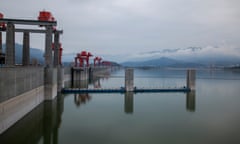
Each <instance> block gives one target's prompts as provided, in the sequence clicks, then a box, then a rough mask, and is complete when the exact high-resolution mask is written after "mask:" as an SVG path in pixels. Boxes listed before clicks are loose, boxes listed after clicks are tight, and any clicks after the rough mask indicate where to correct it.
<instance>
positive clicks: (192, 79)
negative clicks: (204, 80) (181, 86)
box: [187, 69, 196, 90]
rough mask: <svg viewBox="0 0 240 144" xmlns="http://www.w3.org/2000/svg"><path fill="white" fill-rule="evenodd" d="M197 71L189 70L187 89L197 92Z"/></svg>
mask: <svg viewBox="0 0 240 144" xmlns="http://www.w3.org/2000/svg"><path fill="white" fill-rule="evenodd" d="M195 81H196V70H194V69H191V70H187V88H190V90H195Z"/></svg>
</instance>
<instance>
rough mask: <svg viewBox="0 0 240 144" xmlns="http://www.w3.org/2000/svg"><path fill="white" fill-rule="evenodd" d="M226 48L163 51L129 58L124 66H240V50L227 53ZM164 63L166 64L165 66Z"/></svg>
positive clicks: (231, 50) (136, 54)
mask: <svg viewBox="0 0 240 144" xmlns="http://www.w3.org/2000/svg"><path fill="white" fill-rule="evenodd" d="M224 49H225V48H224V47H212V46H208V47H204V48H203V47H188V48H176V49H162V50H159V51H149V52H145V53H135V54H132V55H131V56H129V58H130V59H129V60H128V61H127V62H123V65H131V66H133V65H135V66H139V65H142V66H147V65H154V66H166V64H167V66H174V65H175V66H176V67H181V66H182V67H186V66H193V67H195V66H198V67H199V66H231V65H239V64H240V56H239V54H240V48H238V49H237V48H231V47H229V50H228V51H227V52H226V51H225V50H224ZM162 63H165V65H163V64H162Z"/></svg>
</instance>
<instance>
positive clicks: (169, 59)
mask: <svg viewBox="0 0 240 144" xmlns="http://www.w3.org/2000/svg"><path fill="white" fill-rule="evenodd" d="M5 47H6V45H5V44H3V50H4V51H5ZM15 49H16V52H15V53H16V63H21V60H22V45H21V44H18V43H16V44H15ZM30 53H31V54H30V59H33V58H35V59H37V60H38V61H39V62H40V63H43V61H44V57H43V55H44V52H43V51H42V50H40V49H37V48H30ZM76 53H77V52H76ZM76 53H69V54H65V53H64V51H63V57H62V61H63V63H64V62H68V63H69V62H73V61H74V57H75V56H76ZM239 54H240V48H231V47H230V48H229V50H228V52H226V51H225V50H224V47H212V46H208V47H188V48H176V49H161V50H159V51H148V52H144V53H137V52H136V53H133V54H128V55H120V54H116V55H97V54H95V53H93V55H94V56H100V57H102V58H103V60H108V61H115V62H118V63H121V64H123V65H124V66H160V67H205V66H207V67H209V66H232V65H239V64H240V56H239ZM92 59H93V57H91V61H92Z"/></svg>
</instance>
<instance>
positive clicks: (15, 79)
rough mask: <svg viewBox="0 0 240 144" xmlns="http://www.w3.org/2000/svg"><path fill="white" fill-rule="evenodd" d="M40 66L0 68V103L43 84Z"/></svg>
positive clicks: (42, 70)
mask: <svg viewBox="0 0 240 144" xmlns="http://www.w3.org/2000/svg"><path fill="white" fill-rule="evenodd" d="M43 72H44V69H43V68H41V67H28V68H25V67H14V68H0V103H1V102H3V101H6V100H8V99H11V98H13V97H15V96H18V95H20V94H23V93H25V92H28V91H30V90H32V89H34V88H38V87H40V86H43V84H44V79H43Z"/></svg>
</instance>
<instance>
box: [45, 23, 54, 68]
mask: <svg viewBox="0 0 240 144" xmlns="http://www.w3.org/2000/svg"><path fill="white" fill-rule="evenodd" d="M46 31H47V32H46V39H45V66H46V67H52V64H53V62H52V26H46Z"/></svg>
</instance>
